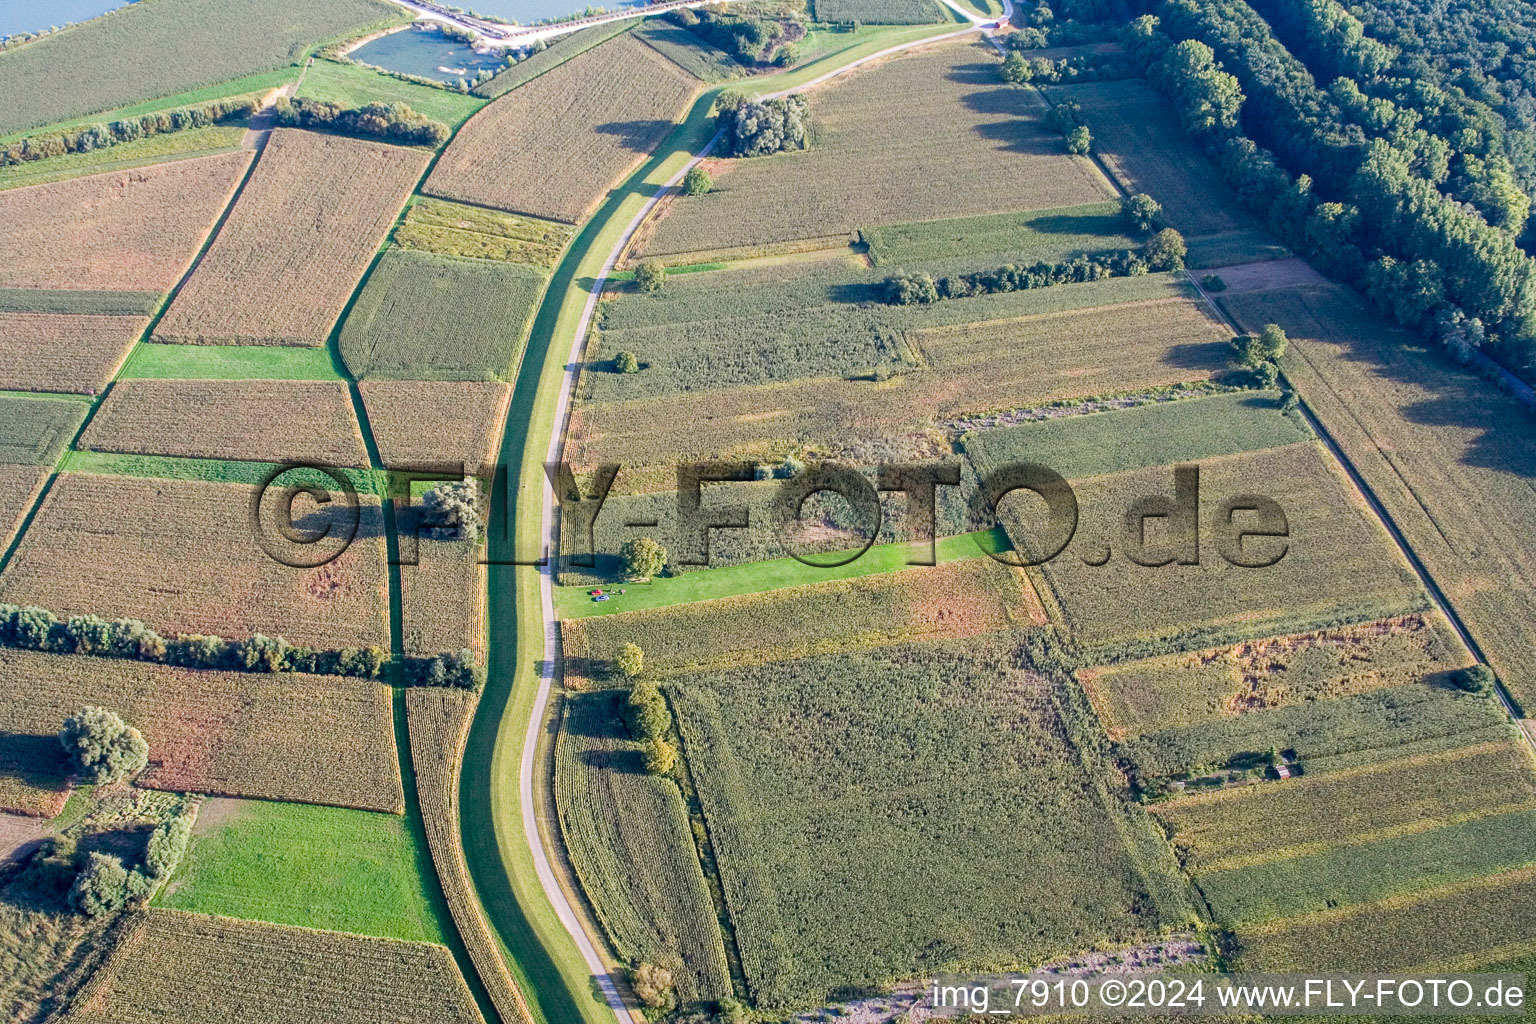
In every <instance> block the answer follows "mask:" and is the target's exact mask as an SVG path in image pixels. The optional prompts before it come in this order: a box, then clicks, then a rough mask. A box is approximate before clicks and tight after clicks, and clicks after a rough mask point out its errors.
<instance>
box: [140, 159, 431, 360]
mask: <svg viewBox="0 0 1536 1024" xmlns="http://www.w3.org/2000/svg"><path fill="white" fill-rule="evenodd" d="M430 158H431V154H430V153H427V152H424V151H422V150H420V149H406V148H403V147H401V146H387V145H383V144H381V143H377V142H367V141H364V140H362V139H351V138H344V137H342V136H339V135H320V134H316V133H314V132H306V131H300V130H297V129H286V128H280V129H278V130H277V131H274V132H273V133H272V137H271V139H270V140H269V141H268V143H267V147H266V149H265V150H263V151H262V154H261V159H260V161H259V162H258V163H257V166H256V170H255V171H254V172H252V174H251V178H250V181H249V182H247V183H246V186H245V188H244V190H243V191H242V192H241V193H240V199H239V201H238V202H237V203H235V208H234V210H233V211H232V212H231V214H230V216H229V220H228V221H226V222H225V224H224V227H223V229H222V230H220V231H219V234H218V237H216V238H215V239H214V241H213V245H212V246H211V247H209V249H208V252H207V253H206V254H205V255H204V256H203V259H202V261H201V262H200V263H199V264H198V267H197V269H196V270H195V271H194V272H193V274H192V276H191V278H189V279H188V281H187V284H186V287H185V288H183V289H182V290H181V292H180V293H179V294H178V295H177V296H176V300H175V301H174V302H172V303H171V308H170V309H169V310H168V311H167V312H166V315H165V318H164V319H163V320H161V321H160V324H159V326H158V327H157V328H156V329H155V340H157V341H168V342H182V343H186V344H205V345H207V344H234V345H302V346H319V345H323V344H325V340H326V336H327V335H328V334H329V333H330V330H331V326H332V325H333V324H334V323H335V322H336V318H337V317H338V316H340V315H341V311H342V308H343V307H344V306H345V305H346V302H347V299H348V298H349V297H350V296H351V294H352V291H353V289H354V288H355V287H356V285H357V282H358V279H359V278H361V277H362V276H363V274H364V273H365V272H366V271H367V269H368V264H369V262H370V261H371V260H372V259H373V256H374V253H375V252H377V250H378V248H379V244H380V243H381V242H383V241H384V236H385V234H386V233H387V232H388V231H389V229H390V227H391V226H392V225H393V224H394V222H395V217H396V215H397V214H399V212H400V208H401V207H402V206H403V205H405V200H406V197H407V196H408V195H410V192H411V189H412V188H414V187H415V185H416V182H417V181H418V180H419V179H420V178H421V175H422V172H423V171H425V170H426V167H427V161H428V160H429V159H430Z"/></svg>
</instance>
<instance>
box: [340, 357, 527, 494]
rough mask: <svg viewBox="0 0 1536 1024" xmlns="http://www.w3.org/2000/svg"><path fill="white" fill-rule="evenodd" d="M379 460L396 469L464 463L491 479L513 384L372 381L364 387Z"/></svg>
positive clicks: (364, 400) (496, 382)
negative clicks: (497, 444) (489, 476)
mask: <svg viewBox="0 0 1536 1024" xmlns="http://www.w3.org/2000/svg"><path fill="white" fill-rule="evenodd" d="M358 387H359V389H360V390H361V391H362V393H363V404H364V405H365V406H367V408H368V423H369V425H370V426H372V428H373V437H374V441H375V442H376V443H377V444H378V446H379V458H380V459H381V460H383V463H384V465H385V466H387V467H390V468H391V469H403V468H406V467H411V466H435V465H441V464H443V463H454V464H457V463H460V462H462V463H463V464H464V470H465V472H466V473H468V474H470V475H472V476H482V475H487V476H488V475H489V474H490V472H491V470H492V469H494V468H495V467H494V464H495V460H496V443H497V441H499V440H500V438H501V429H500V428H501V421H502V417H503V415H505V413H506V408H507V396H508V395H509V394H510V393H511V390H512V389H511V387H510V385H507V384H503V383H500V382H499V381H428V380H400V381H392V380H369V381H364V382H363V383H361V384H360V385H358Z"/></svg>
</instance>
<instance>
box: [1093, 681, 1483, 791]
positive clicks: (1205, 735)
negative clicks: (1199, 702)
mask: <svg viewBox="0 0 1536 1024" xmlns="http://www.w3.org/2000/svg"><path fill="white" fill-rule="evenodd" d="M1502 715H1503V712H1502V711H1501V710H1500V709H1499V707H1498V705H1497V704H1496V703H1494V701H1493V700H1491V699H1490V698H1488V697H1486V696H1483V695H1480V694H1469V693H1464V692H1462V691H1460V690H1457V689H1454V688H1449V687H1446V686H1443V685H1441V686H1436V685H1433V684H1430V683H1409V684H1406V685H1403V686H1393V687H1388V688H1385V689H1380V690H1372V691H1370V692H1368V693H1362V694H1357V695H1355V696H1351V697H1335V698H1333V699H1332V700H1319V701H1309V702H1306V703H1303V704H1298V705H1295V706H1293V707H1285V708H1275V709H1274V710H1272V711H1258V712H1254V713H1253V714H1249V715H1240V716H1238V717H1236V718H1215V719H1211V720H1210V721H1208V722H1204V723H1200V724H1198V725H1190V726H1185V727H1184V728H1180V729H1165V730H1163V731H1162V732H1155V733H1149V734H1147V735H1146V736H1140V737H1137V738H1136V739H1133V740H1127V741H1125V742H1123V743H1121V744H1119V745H1118V746H1119V752H1120V755H1121V756H1122V757H1123V758H1124V759H1125V761H1126V762H1127V763H1128V764H1129V765H1130V766H1131V769H1132V772H1133V773H1134V774H1135V775H1136V776H1137V777H1138V778H1139V779H1141V780H1148V779H1159V778H1167V777H1169V776H1173V775H1178V774H1180V773H1183V772H1186V771H1191V770H1195V769H1199V768H1201V767H1204V766H1220V765H1226V764H1227V763H1229V762H1230V761H1232V760H1233V759H1234V758H1239V757H1241V756H1243V755H1248V756H1250V757H1262V756H1263V755H1264V754H1266V753H1267V752H1268V751H1269V750H1270V749H1272V748H1273V749H1276V750H1291V751H1294V753H1295V755H1296V756H1297V757H1298V758H1300V760H1301V762H1302V765H1303V767H1304V768H1307V769H1308V770H1310V763H1309V762H1310V759H1312V758H1324V757H1327V756H1329V755H1332V754H1339V753H1364V754H1367V755H1369V758H1368V759H1369V760H1370V761H1381V760H1384V759H1386V758H1391V757H1394V756H1397V755H1398V754H1399V753H1401V752H1402V750H1401V748H1404V747H1407V746H1408V745H1410V744H1414V743H1419V742H1421V741H1426V740H1441V739H1447V738H1449V739H1450V740H1451V741H1452V745H1461V742H1460V741H1458V740H1459V738H1461V737H1463V734H1465V740H1464V742H1481V741H1482V740H1483V738H1484V737H1485V736H1486V735H1487V733H1486V732H1485V730H1493V728H1494V727H1495V726H1499V725H1500V724H1501V722H1502ZM1502 735H1504V736H1507V735H1508V730H1507V729H1506V730H1503V731H1502ZM1365 760H1366V759H1362V762H1364V761H1365Z"/></svg>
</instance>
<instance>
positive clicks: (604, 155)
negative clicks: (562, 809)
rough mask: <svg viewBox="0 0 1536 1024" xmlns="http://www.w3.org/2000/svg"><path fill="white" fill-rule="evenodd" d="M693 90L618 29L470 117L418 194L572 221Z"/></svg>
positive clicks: (654, 138) (648, 146)
mask: <svg viewBox="0 0 1536 1024" xmlns="http://www.w3.org/2000/svg"><path fill="white" fill-rule="evenodd" d="M698 88H699V81H698V79H696V78H694V77H693V76H692V75H690V74H688V73H687V72H686V71H683V70H682V69H681V68H679V67H678V66H677V65H676V64H673V63H672V62H671V61H669V60H667V58H665V57H663V56H662V55H661V54H659V53H657V52H656V51H655V50H653V49H651V48H650V47H649V46H646V45H645V44H644V43H642V42H640V41H639V40H637V39H634V38H631V37H630V36H629V34H628V33H625V34H623V35H621V36H619V37H618V38H616V39H614V40H612V41H610V42H607V43H604V44H603V45H601V46H597V47H594V48H593V49H591V50H588V51H587V52H586V53H583V54H581V55H580V56H578V57H573V58H571V59H570V60H568V61H566V62H565V63H564V64H561V65H560V66H559V67H557V68H555V69H554V70H553V71H549V72H547V73H545V74H543V75H540V76H539V77H538V78H536V79H534V80H533V81H531V82H529V83H528V84H527V85H524V86H522V87H520V88H518V89H514V90H513V91H512V92H510V93H508V94H507V95H506V96H503V97H502V98H501V99H499V100H496V101H495V102H494V103H492V104H490V105H489V106H488V107H486V108H485V109H484V110H482V111H480V113H478V114H476V115H475V116H474V117H472V118H470V119H469V121H468V122H466V123H465V125H464V127H463V128H461V129H460V130H459V134H458V135H457V136H456V137H455V138H454V140H453V143H452V144H451V145H450V146H449V147H448V148H447V150H445V151H444V152H443V155H442V158H441V159H439V160H438V162H437V166H436V167H434V168H433V170H432V176H431V177H430V178H428V179H427V184H426V188H425V191H427V192H429V193H431V194H432V195H437V196H442V197H444V198H446V199H458V200H463V201H465V202H470V203H477V204H479V205H481V206H494V207H497V208H498V209H503V210H511V211H513V212H516V213H527V214H532V215H534V216H538V217H548V218H550V219H552V220H559V221H566V222H568V223H573V224H574V223H576V222H577V221H580V220H582V219H583V218H584V217H585V216H586V215H587V214H588V213H590V212H591V210H592V207H593V206H594V205H595V204H596V203H597V202H598V201H599V200H600V199H601V198H602V197H603V194H604V193H606V192H607V191H608V189H610V188H612V187H613V186H614V185H615V184H616V183H617V182H618V181H619V179H620V178H622V177H623V176H624V175H625V174H626V173H628V172H629V171H630V170H631V169H632V168H633V167H635V166H636V165H637V164H638V163H639V162H640V161H641V160H643V159H644V158H645V156H646V155H647V154H649V153H650V152H651V150H653V149H655V148H656V146H657V145H658V144H659V143H660V142H661V141H662V139H664V138H665V137H666V136H667V134H668V133H670V132H671V131H672V127H673V125H674V123H675V122H676V121H677V120H678V118H679V116H680V115H681V113H682V111H683V109H684V106H685V104H686V103H687V102H688V99H689V97H691V96H692V95H693V94H694V92H695V90H697V89H698Z"/></svg>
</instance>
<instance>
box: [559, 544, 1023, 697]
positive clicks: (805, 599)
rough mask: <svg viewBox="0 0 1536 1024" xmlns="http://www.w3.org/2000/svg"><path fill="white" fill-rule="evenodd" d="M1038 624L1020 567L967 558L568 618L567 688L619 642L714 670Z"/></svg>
mask: <svg viewBox="0 0 1536 1024" xmlns="http://www.w3.org/2000/svg"><path fill="white" fill-rule="evenodd" d="M1044 621H1045V615H1044V613H1043V612H1042V611H1041V609H1040V606H1039V602H1038V601H1037V600H1036V598H1035V595H1034V592H1033V590H1032V589H1031V588H1030V585H1029V583H1028V582H1027V581H1026V580H1025V579H1024V578H1023V577H1022V575H1021V574H1020V572H1019V570H1017V569H1014V568H1011V567H1009V566H1005V565H1003V564H1001V563H1000V562H997V561H994V560H993V559H991V558H968V559H964V560H961V561H955V562H946V563H944V564H942V565H934V566H914V567H912V568H910V569H904V570H901V571H899V572H890V573H878V574H875V575H870V576H860V577H857V578H854V579H847V580H834V581H829V582H826V583H812V584H808V585H805V586H798V587H788V588H786V589H783V590H774V591H768V592H766V593H761V594H747V595H743V596H741V597H726V598H720V599H717V600H713V601H700V602H696V603H692V604H680V605H673V606H672V607H669V608H658V609H656V610H654V611H637V612H630V613H625V614H619V615H599V616H593V617H591V618H585V619H570V620H566V621H565V622H564V623H563V624H562V627H561V628H562V634H563V636H564V640H565V659H566V678H567V685H577V686H579V685H582V681H583V680H586V681H591V680H594V679H600V678H603V677H604V676H605V675H606V673H607V670H608V666H609V665H610V664H611V663H612V660H613V658H614V657H615V656H616V655H617V654H618V652H619V650H620V649H621V648H622V647H623V646H624V644H626V643H629V642H634V643H638V644H640V646H641V647H642V648H643V649H644V650H645V663H646V670H647V672H652V673H661V674H669V673H674V672H679V671H696V670H701V669H716V668H722V667H725V666H729V665H735V664H742V663H751V664H758V663H761V662H764V661H775V660H780V659H785V658H799V657H804V656H806V655H811V654H824V653H827V652H829V651H835V650H843V649H848V648H859V647H873V646H877V645H881V644H889V643H896V642H900V641H907V640H916V639H920V638H925V639H926V638H933V639H938V638H946V637H947V638H956V639H960V638H966V637H975V636H981V635H983V634H986V633H995V632H1000V631H1002V630H1007V629H1010V628H1016V627H1027V626H1030V625H1039V624H1041V623H1043V622H1044Z"/></svg>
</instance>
